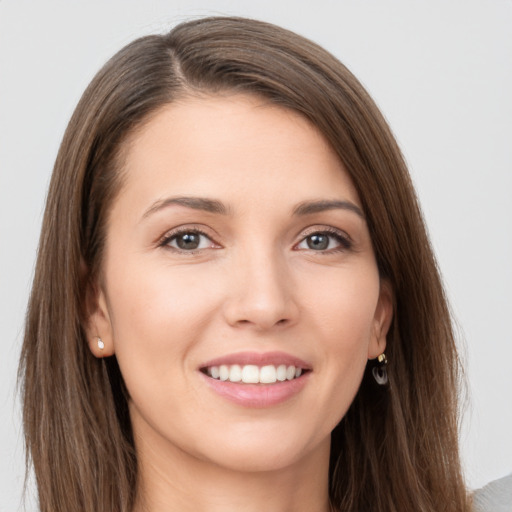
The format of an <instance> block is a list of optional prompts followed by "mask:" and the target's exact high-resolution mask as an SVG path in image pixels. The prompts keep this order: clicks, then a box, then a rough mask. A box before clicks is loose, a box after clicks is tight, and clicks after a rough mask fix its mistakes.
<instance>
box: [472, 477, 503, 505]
mask: <svg viewBox="0 0 512 512" xmlns="http://www.w3.org/2000/svg"><path fill="white" fill-rule="evenodd" d="M473 512H512V474H510V475H508V476H506V477H504V478H500V479H499V480H494V481H493V482H490V483H489V484H487V485H486V486H485V487H482V488H481V489H478V490H476V491H475V492H474V493H473Z"/></svg>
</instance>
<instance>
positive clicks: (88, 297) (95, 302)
mask: <svg viewBox="0 0 512 512" xmlns="http://www.w3.org/2000/svg"><path fill="white" fill-rule="evenodd" d="M84 302H85V304H84V309H85V312H84V330H85V334H86V336H87V343H88V344H89V349H90V351H91V352H92V354H93V355H94V356H95V357H108V356H111V355H113V354H114V343H113V336H112V323H111V320H110V314H109V308H108V301H107V297H106V295H105V292H104V291H103V289H102V287H101V286H100V284H99V283H98V282H97V280H90V279H89V280H88V281H87V282H86V284H85V297H84ZM99 340H101V341H102V342H103V348H101V347H100V345H101V344H100V343H99Z"/></svg>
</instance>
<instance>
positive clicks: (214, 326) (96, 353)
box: [21, 18, 468, 512]
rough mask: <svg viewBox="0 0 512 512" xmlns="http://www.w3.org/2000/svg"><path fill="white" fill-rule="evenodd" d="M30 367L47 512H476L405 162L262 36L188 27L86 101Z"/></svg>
mask: <svg viewBox="0 0 512 512" xmlns="http://www.w3.org/2000/svg"><path fill="white" fill-rule="evenodd" d="M388 361H389V364H388V363H387V362H388ZM21 364H22V367H21V368H22V371H23V372H24V423H25V432H26V442H27V446H28V450H29V454H30V457H31V460H32V461H33V465H34V468H35V473H36V478H37V484H38V490H39V499H40V506H41V510H42V511H50V510H51V511H61V510H62V511H67V512H69V511H75V510H76V511H78V510H80V511H84V510H86V511H93V510H94V511H103V510H105V511H107V510H108V511H112V510H115V511H135V512H139V511H144V510H148V511H152V512H156V511H159V510H203V509H204V510H206V509H208V510H256V509H258V510H261V509H265V510H276V511H279V510H294V511H300V510H319V511H320V510H321V511H327V510H343V511H345V510H346V511H348V510H350V511H353V510H358V511H363V510H364V511H370V510H371V511H391V510H422V511H423V510H424V511H436V512H437V511H440V510H450V511H463V510H468V498H467V494H466V490H465V488H464V484H463V479H462V476H461V469H460V462H459V456H458V451H457V417H456V412H457V385H458V379H459V367H458V359H457V354H456V349H455V344H454V340H453V333H452V327H451V322H450V317H449V312H448V307H447V304H446V299H445V296H444V293H443V288H442V285H441V282H440V278H439V274H438V272H437V268H436V263H435V260H434V257H433V254H432V250H431V248H430V245H429V241H428V238H427V236H426V232H425V227H424V224H423V221H422V218H421V214H420V211H419V207H418V204H417V201H416V197H415V194H414V190H413V188H412V185H411V182H410V179H409V175H408V173H407V170H406V167H405V164H404V162H403V159H402V157H401V154H400V151H399V149H398V147H397V145H396V143H395V141H394V139H393V137H392V135H391V132H390V130H389V128H388V127H387V125H386V123H385V121H384V119H383V117H382V116H381V114H380V113H379V111H378V110H377V108H376V106H375V105H374V103H373V102H372V100H371V99H370V98H369V96H368V95H367V93H366V92H365V91H364V89H363V88H362V86H361V85H360V84H359V82H358V81H357V80H356V79H355V78H354V77H353V76H352V75H351V74H350V72H349V71H348V70H347V69H346V68H345V67H344V66H343V65H342V64H340V63H339V62H338V61H337V60H336V59H335V58H334V57H332V56H331V55H329V54H328V53H327V52H326V51H325V50H323V49H321V48H319V47H318V46H316V45H315V44H314V43H311V42H310V41H307V40H305V39H303V38H301V37H299V36H297V35H295V34H293V33H290V32H287V31H285V30H283V29H279V28H277V27H275V26H272V25H268V24H265V23H261V22H256V21H252V20H245V19H238V18H208V19H202V20H197V21H193V22H189V23H185V24H182V25H180V26H178V27H176V28H175V29H173V30H172V31H171V32H170V33H169V34H167V35H164V36H149V37H145V38H142V39H139V40H137V41H135V42H134V43H132V44H130V45H128V46H127V47H125V48H124V49H122V50H121V51H120V52H119V53H118V54H117V55H116V56H114V57H113V58H112V59H111V60H110V61H109V62H108V63H107V64H106V65H105V67H104V68H103V69H102V70H101V71H100V72H99V73H98V75H97V76H96V77H95V78H94V80H93V81H92V83H91V84H90V86H89V87H88V89H87V90H86V92H85V93H84V95H83V97H82V99H81V101H80V103H79V105H78V106H77V109H76V111H75V113H74V115H73V117H72V119H71V121H70V124H69V126H68V129H67V131H66V134H65V136H64V140H63V142H62V145H61V149H60V151H59V155H58V157H57V161H56V164H55V169H54V174H53V178H52V182H51V185H50V191H49V195H48V201H47V208H46V212H45V218H44V223H43V229H42V235H41V241H40V250H39V256H38V262H37V267H36V274H35V279H34V285H33V290H32V295H31V299H30V304H29V311H28V317H27V325H26V334H25V342H24V347H23V354H22V363H21Z"/></svg>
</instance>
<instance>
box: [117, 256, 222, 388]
mask: <svg viewBox="0 0 512 512" xmlns="http://www.w3.org/2000/svg"><path fill="white" fill-rule="evenodd" d="M108 275H109V281H108V283H107V289H108V294H109V311H110V319H111V323H112V329H113V340H114V349H115V353H116V357H117V359H118V361H119V365H120V367H121V371H122V373H123V377H124V379H125V381H126V384H127V386H128V389H129V390H130V388H133V389H139V388H141V387H142V388H147V387H148V384H149V382H155V383H157V382H159V381H160V382H161V379H166V378H169V375H171V374H173V373H174V374H175V375H177V371H176V370H177V369H185V368H186V367H187V365H188V364H189V355H190V353H191V351H192V350H193V349H194V347H195V345H196V344H197V343H199V342H200V338H201V332H202V326H203V325H204V324H205V323H206V322H208V321H209V319H210V318H211V317H212V315H213V314H214V312H215V310H216V307H217V305H216V303H215V296H214V293H213V290H214V289H215V287H213V288H212V286H207V285H206V283H207V281H205V280H204V278H202V277H201V274H200V272H191V271H188V270H185V269H176V268H170V267H167V268H162V266H161V265H160V266H159V265H153V266H152V265H149V264H147V263H146V264H145V265H142V264H138V263H137V262H134V263H133V264H129V262H126V264H123V265H122V266H117V267H116V266H115V265H112V267H111V269H110V273H109V274H108ZM170 362H171V363H172V368H171V367H170ZM156 388H157V389H158V386H156Z"/></svg>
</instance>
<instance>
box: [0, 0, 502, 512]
mask: <svg viewBox="0 0 512 512" xmlns="http://www.w3.org/2000/svg"><path fill="white" fill-rule="evenodd" d="M208 14H235V15H243V16H250V17H255V18H260V19H263V20H267V21H271V22H274V23H277V24H280V25H282V26H285V27H287V28H290V29H292V30H295V31H297V32H299V33H301V34H303V35H305V36H307V37H309V38H311V39H313V40H315V41H317V42H318V43H320V44H321V45H323V46H324V47H326V48H327V49H328V50H330V51H331V52H333V53H334V54H335V55H336V56H337V57H338V58H340V59H341V60H342V61H343V62H344V63H345V64H346V65H348V66H349V68H350V69H351V70H352V71H353V72H354V73H355V74H356V76H358V77H359V79H360V80H361V81H362V82H363V84H364V85H365V86H366V87H367V88H368V90H369V92H370V93H371V94H372V95H373V97H374V98H375V100H376V101H377V103H378V104H379V106H380V107H381V109H382V110H383V112H384V114H385V116H386V117H387V118H388V120H389V122H390V124H391V126H392V128H393V130H394V132H395V134H396V136H397V138H398V140H399V143H400V144H401V146H402V148H403V151H404V153H405V156H406V158H407V160H408V162H409V164H410V169H411V173H412V176H413V179H414V181H415V184H416V186H417V190H418V194H419V196H420V200H421V202H422V206H423V209H424V213H425V216H426V220H427V223H428V226H429V230H430V233H431V236H432V240H433V243H434V247H435V250H436V253H437V255H438V258H439V262H440V266H441V270H442V272H443V275H444V279H445V283H446V287H447V290H448V294H449V297H450V299H451V302H452V306H453V311H454V315H455V317H456V319H457V322H458V325H459V329H460V338H461V340H464V341H463V344H465V347H466V348H465V349H464V352H463V358H464V360H465V365H466V370H467V377H468V382H469V388H470V405H469V407H468V409H467V412H466V415H465V422H464V424H463V429H462V434H461V447H462V454H463V458H464V464H465V469H466V475H467V480H468V484H469V485H470V486H471V487H479V486H481V485H483V484H484V483H486V482H487V481H489V480H491V479H494V478H497V477H499V476H502V475H504V474H506V473H509V472H510V471H512V397H511V395H512V334H511V332H512V330H511V322H510V319H511V317H512V200H511V197H512V172H511V171H512V93H511V91H512V2H511V1H510V0H509V1H507V0H494V1H484V0H482V1H471V0H457V1H455V0H450V1H446V0H430V1H429V2H412V1H409V0H401V1H398V0H396V1H387V0H367V1H364V2H362V1H358V0H348V1H328V0H315V1H297V0H295V1H294V0H286V1H285V0H283V1H279V0H271V1H268V0H260V1H254V0H253V1H238V2H235V1H228V0H216V1H214V2H207V1H201V0H189V1H187V2H185V1H177V0H167V1H164V0H160V1H157V0H152V1H148V0H146V1H133V0H110V1H108V2H107V1H99V0H96V1H93V0H87V1H73V2H71V1H69V0H66V1H65V0H62V1H56V0H51V1H50V0H47V1H40V0H33V1H24V0H0V208H1V215H0V251H1V252H0V315H1V330H0V332H1V335H0V511H1V512H8V511H15V510H18V507H19V502H20V495H21V490H22V482H23V471H24V470H23V444H22V440H21V431H20V430H21V429H20V417H19V405H18V403H17V402H16V401H15V400H14V396H15V387H16V366H17V359H18V355H19V350H20V344H21V337H22V328H23V327H22V324H23V317H24V310H25V304H26V301H27V297H28V292H29V287H30V281H31V276H32V271H33V264H34V258H35V251H36V246H37V240H38V232H39V228H40V221H41V213H42V209H43V203H44V199H45V194H46V188H47V185H48V181H49V177H50V172H51V169H52V165H53V161H54V159H55V156H56V152H57V148H58V145H59V142H60V139H61V137H62V134H63V131H64V129H65V126H66V123H67V121H68V119H69V117H70V115H71V112H72V110H73V108H74V106H75V104H76V102H77V100H78V98H79V97H80V94H81V93H82V91H83V90H84V88H85V86H86V85H87V83H88V82H89V80H90V79H91V78H92V76H93V74H94V73H95V72H96V71H97V70H98V69H99V67H100V66H101V65H102V64H103V62H104V61H105V60H106V59H107V58H108V57H110V56H111V55H112V54H113V53H114V52H115V51H117V50H118V49H120V48H121V46H123V45H124V44H126V43H128V42H129V41H131V40H132V39H134V38H135V37H137V36H139V35H143V34H147V33H152V32H162V31H164V30H166V29H168V28H169V27H171V26H172V25H174V24H176V23H177V22H180V21H182V20H185V19H187V18H189V17H190V16H192V15H194V16H195V15H208ZM30 489H32V492H33V486H30ZM27 509H28V510H35V506H34V505H33V502H32V501H31V500H30V499H29V500H28V503H27Z"/></svg>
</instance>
